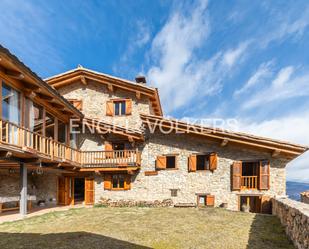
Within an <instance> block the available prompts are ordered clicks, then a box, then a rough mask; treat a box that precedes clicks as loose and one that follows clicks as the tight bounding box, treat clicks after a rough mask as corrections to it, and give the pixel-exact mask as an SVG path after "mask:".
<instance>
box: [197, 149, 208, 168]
mask: <svg viewBox="0 0 309 249" xmlns="http://www.w3.org/2000/svg"><path fill="white" fill-rule="evenodd" d="M210 154H211V153H199V154H196V171H210ZM199 156H203V157H206V158H207V161H208V168H207V167H206V166H207V165H205V169H198V166H197V165H198V157H199ZM205 162H206V160H205Z"/></svg>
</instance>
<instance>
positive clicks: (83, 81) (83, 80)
mask: <svg viewBox="0 0 309 249" xmlns="http://www.w3.org/2000/svg"><path fill="white" fill-rule="evenodd" d="M80 80H81V82H82V83H83V84H84V85H87V80H86V78H85V77H84V76H80Z"/></svg>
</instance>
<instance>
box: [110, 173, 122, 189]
mask: <svg viewBox="0 0 309 249" xmlns="http://www.w3.org/2000/svg"><path fill="white" fill-rule="evenodd" d="M112 180H113V182H112V189H124V175H120V174H119V175H113V179H112Z"/></svg>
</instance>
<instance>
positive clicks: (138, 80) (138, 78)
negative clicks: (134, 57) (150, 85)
mask: <svg viewBox="0 0 309 249" xmlns="http://www.w3.org/2000/svg"><path fill="white" fill-rule="evenodd" d="M135 81H136V83H138V84H146V77H145V76H143V75H138V76H136V77H135Z"/></svg>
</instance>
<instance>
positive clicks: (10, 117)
mask: <svg viewBox="0 0 309 249" xmlns="http://www.w3.org/2000/svg"><path fill="white" fill-rule="evenodd" d="M2 118H3V119H5V120H7V121H9V122H12V123H15V124H19V123H20V93H19V92H18V91H16V90H14V89H13V88H12V87H10V86H8V85H6V84H5V83H2Z"/></svg>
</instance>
